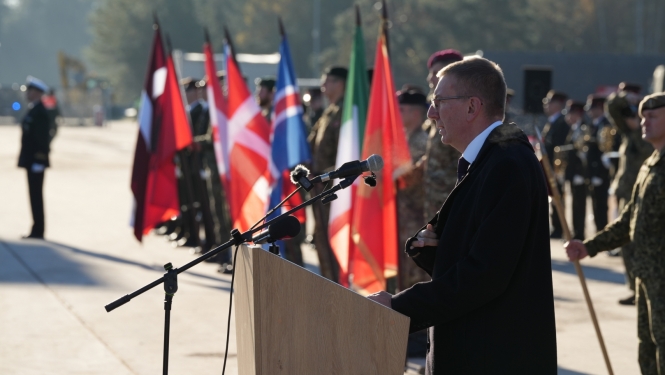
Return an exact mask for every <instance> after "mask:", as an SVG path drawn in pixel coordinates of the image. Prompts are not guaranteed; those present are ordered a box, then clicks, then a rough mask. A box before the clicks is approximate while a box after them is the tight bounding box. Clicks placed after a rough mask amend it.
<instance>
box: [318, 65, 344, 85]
mask: <svg viewBox="0 0 665 375" xmlns="http://www.w3.org/2000/svg"><path fill="white" fill-rule="evenodd" d="M323 74H325V75H327V76H333V77H337V78H341V79H343V80H345V81H346V77H347V76H348V75H349V70H348V69H346V68H345V67H342V66H331V67H329V68H328V69H326V70H325V72H323Z"/></svg>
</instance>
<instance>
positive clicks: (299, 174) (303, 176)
mask: <svg viewBox="0 0 665 375" xmlns="http://www.w3.org/2000/svg"><path fill="white" fill-rule="evenodd" d="M307 176H309V169H307V168H305V166H304V165H302V164H298V165H296V167H295V169H294V170H293V171H291V183H293V184H294V185H300V187H302V188H303V189H305V190H307V191H310V190H312V188H313V187H314V184H312V182H311V181H310V180H309V179H308V178H307Z"/></svg>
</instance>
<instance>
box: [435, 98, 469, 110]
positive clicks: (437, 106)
mask: <svg viewBox="0 0 665 375" xmlns="http://www.w3.org/2000/svg"><path fill="white" fill-rule="evenodd" d="M467 98H470V96H448V97H445V98H433V99H432V100H431V103H432V107H434V108H436V109H439V102H442V101H444V100H453V99H467Z"/></svg>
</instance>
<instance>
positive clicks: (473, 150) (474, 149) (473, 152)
mask: <svg viewBox="0 0 665 375" xmlns="http://www.w3.org/2000/svg"><path fill="white" fill-rule="evenodd" d="M501 124H503V121H497V122H495V123H493V124H492V125H490V126H488V127H487V129H485V130H483V132H482V133H480V134H478V135H477V136H476V138H474V139H473V141H471V143H469V145H468V146H466V149H465V150H464V152H463V153H462V157H463V158H464V159H465V160H466V161H468V162H469V164H473V162H474V161H475V160H476V158H477V157H478V153H479V152H480V149H481V148H482V147H483V144H485V140H486V139H487V137H488V136H489V135H490V133H491V132H492V130H494V129H495V128H496V127H497V126H499V125H501Z"/></svg>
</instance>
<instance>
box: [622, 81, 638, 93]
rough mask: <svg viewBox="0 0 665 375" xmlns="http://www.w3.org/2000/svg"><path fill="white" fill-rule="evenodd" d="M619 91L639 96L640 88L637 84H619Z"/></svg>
mask: <svg viewBox="0 0 665 375" xmlns="http://www.w3.org/2000/svg"><path fill="white" fill-rule="evenodd" d="M619 90H621V91H628V92H632V93H635V94H639V93H640V91H642V86H640V85H638V84H637V83H628V82H621V83H620V84H619Z"/></svg>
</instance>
